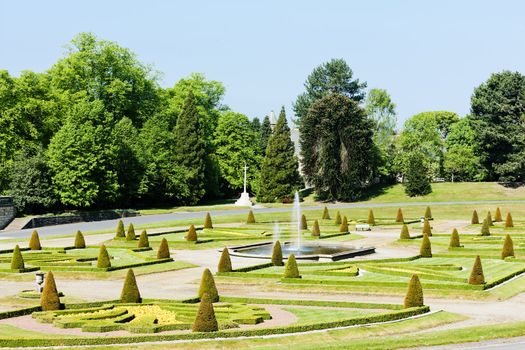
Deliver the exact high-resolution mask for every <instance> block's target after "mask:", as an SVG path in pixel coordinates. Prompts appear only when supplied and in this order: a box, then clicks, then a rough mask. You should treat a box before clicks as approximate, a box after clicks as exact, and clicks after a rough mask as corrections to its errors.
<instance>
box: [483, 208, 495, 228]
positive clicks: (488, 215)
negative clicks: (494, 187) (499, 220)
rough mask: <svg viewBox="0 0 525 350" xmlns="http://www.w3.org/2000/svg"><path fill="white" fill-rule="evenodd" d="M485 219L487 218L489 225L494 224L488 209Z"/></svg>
mask: <svg viewBox="0 0 525 350" xmlns="http://www.w3.org/2000/svg"><path fill="white" fill-rule="evenodd" d="M485 220H487V222H488V224H489V226H494V222H493V221H492V215H491V214H490V210H489V212H488V213H487V218H486V219H485Z"/></svg>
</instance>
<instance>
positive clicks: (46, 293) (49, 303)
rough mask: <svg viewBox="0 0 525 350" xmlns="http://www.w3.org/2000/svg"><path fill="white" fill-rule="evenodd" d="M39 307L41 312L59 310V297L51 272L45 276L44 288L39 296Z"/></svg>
mask: <svg viewBox="0 0 525 350" xmlns="http://www.w3.org/2000/svg"><path fill="white" fill-rule="evenodd" d="M40 306H41V307H42V311H52V310H60V297H59V296H58V291H57V286H56V283H55V276H53V272H51V271H49V272H48V273H47V274H46V278H45V281H44V288H43V289H42V295H41V296H40Z"/></svg>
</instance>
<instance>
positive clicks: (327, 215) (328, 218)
mask: <svg viewBox="0 0 525 350" xmlns="http://www.w3.org/2000/svg"><path fill="white" fill-rule="evenodd" d="M323 220H330V213H329V212H328V208H327V207H324V210H323Z"/></svg>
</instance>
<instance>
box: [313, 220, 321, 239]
mask: <svg viewBox="0 0 525 350" xmlns="http://www.w3.org/2000/svg"><path fill="white" fill-rule="evenodd" d="M312 236H314V237H319V236H321V230H320V229H319V221H317V219H315V221H314V226H313V227H312Z"/></svg>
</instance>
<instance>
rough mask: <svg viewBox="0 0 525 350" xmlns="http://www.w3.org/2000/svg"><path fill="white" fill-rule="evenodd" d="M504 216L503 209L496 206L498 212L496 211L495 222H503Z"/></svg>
mask: <svg viewBox="0 0 525 350" xmlns="http://www.w3.org/2000/svg"><path fill="white" fill-rule="evenodd" d="M501 221H503V218H502V217H501V210H500V209H499V207H497V208H496V213H494V222H501Z"/></svg>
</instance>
